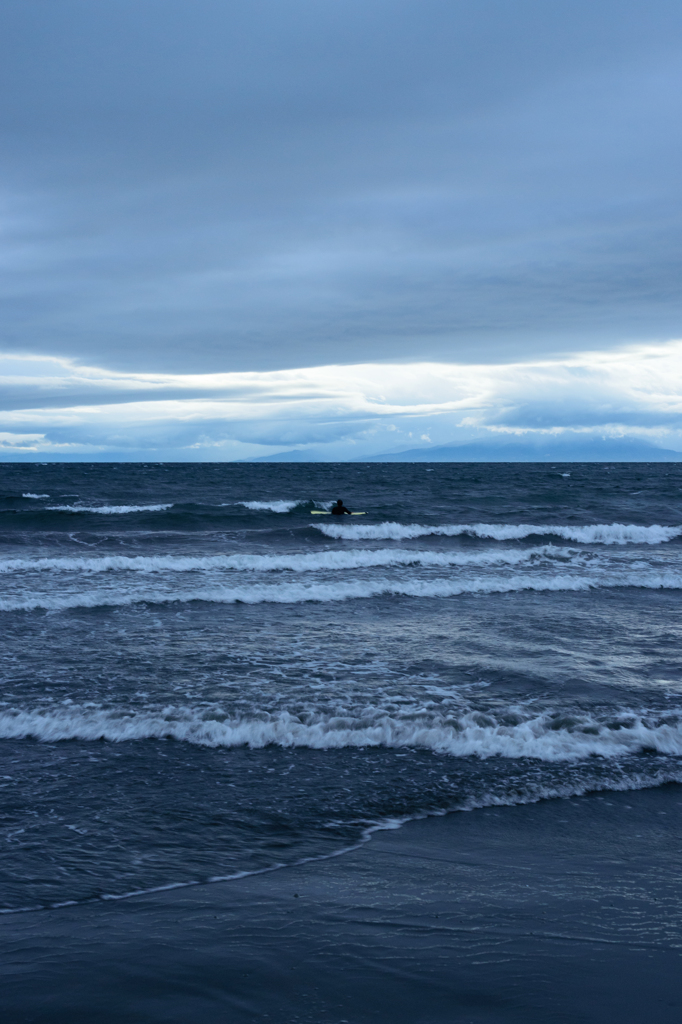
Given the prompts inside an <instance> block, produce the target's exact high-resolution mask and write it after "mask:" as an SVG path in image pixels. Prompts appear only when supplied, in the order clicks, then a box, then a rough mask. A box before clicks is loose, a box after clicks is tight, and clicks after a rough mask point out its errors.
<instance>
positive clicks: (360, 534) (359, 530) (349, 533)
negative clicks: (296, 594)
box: [313, 522, 682, 544]
mask: <svg viewBox="0 0 682 1024" xmlns="http://www.w3.org/2000/svg"><path fill="white" fill-rule="evenodd" d="M313 529H315V530H320V531H321V533H323V534H324V535H325V536H326V537H332V538H334V539H335V540H414V539H415V538H417V537H429V536H432V537H460V536H463V535H467V536H470V537H480V538H481V539H483V540H524V539H525V538H526V537H535V536H537V537H543V536H547V537H560V538H561V539H562V540H568V541H575V542H576V543H578V544H664V543H666V542H667V541H670V540H673V539H674V538H675V537H679V536H682V526H636V525H634V524H630V525H625V524H623V523H597V524H595V525H594V526H557V525H553V524H545V525H533V524H531V523H519V524H518V525H514V524H499V525H498V524H495V523H461V524H459V523H457V524H453V525H447V524H446V525H443V526H426V525H420V524H419V523H410V524H408V525H403V524H402V523H391V522H385V523H378V524H377V525H376V526H365V525H363V526H360V525H357V526H356V525H350V524H348V525H346V524H345V523H344V524H343V525H341V524H335V523H330V524H328V525H327V524H322V523H315V524H313Z"/></svg>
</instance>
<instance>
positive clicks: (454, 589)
mask: <svg viewBox="0 0 682 1024" xmlns="http://www.w3.org/2000/svg"><path fill="white" fill-rule="evenodd" d="M616 587H627V588H638V589H646V590H682V575H681V574H680V573H673V572H667V573H651V574H648V575H647V574H644V573H642V574H638V573H613V574H612V575H610V576H607V575H602V576H597V575H594V576H577V575H576V576H570V575H557V576H550V577H544V578H543V577H535V576H524V575H519V576H514V577H510V578H507V577H505V578H500V577H490V576H489V577H482V578H478V579H473V580H462V581H451V580H413V581H411V582H410V581H405V582H402V581H396V580H387V579H384V580H374V581H370V580H367V581H365V580H359V581H356V582H333V583H286V584H255V585H253V586H237V587H214V588H206V589H203V590H193V591H187V592H184V593H183V592H181V591H171V592H168V593H159V591H158V590H150V591H143V590H138V591H131V592H129V593H121V591H120V589H119V588H116V589H112V590H110V591H105V590H100V591H90V592H87V593H77V594H69V595H64V596H55V597H48V596H46V595H32V596H29V597H17V598H11V597H10V598H2V599H0V611H5V612H11V611H33V610H38V609H42V610H45V611H65V610H68V609H73V608H104V607H126V606H130V605H134V604H148V605H163V604H170V603H189V602H192V601H202V602H207V603H211V604H301V603H304V602H308V601H309V602H331V601H337V602H338V601H348V600H353V599H363V598H364V599H368V598H378V597H408V598H410V597H413V598H449V597H457V596H459V595H463V594H509V593H518V592H521V591H536V592H538V593H543V592H557V591H589V590H600V589H613V588H616Z"/></svg>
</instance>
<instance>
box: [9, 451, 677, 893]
mask: <svg viewBox="0 0 682 1024" xmlns="http://www.w3.org/2000/svg"><path fill="white" fill-rule="evenodd" d="M338 497H341V498H343V499H344V500H345V502H346V504H347V505H348V506H349V507H350V508H351V509H352V510H354V511H362V512H365V513H366V515H364V516H362V517H360V516H355V517H352V518H351V517H346V518H345V519H344V520H343V521H337V520H336V518H334V519H332V517H330V516H323V515H314V516H313V515H312V514H311V513H313V512H321V511H325V510H326V509H328V507H329V505H330V503H331V502H332V501H334V500H335V499H336V498H338ZM681 503H682V466H680V465H677V464H658V465H643V464H635V465H613V466H603V465H595V464H588V465H577V464H571V465H557V466H554V467H552V466H548V465H546V464H543V465H527V464H524V465H500V464H494V465H472V464H465V465H451V464H432V465H430V466H424V465H423V464H413V465H411V464H388V465H372V464H366V465H328V464H322V465H295V464H293V465H258V464H256V465H248V464H243V465H237V464H212V465H196V464H192V465H129V464H127V465H102V464H100V465H67V466H60V465H44V466H41V465H9V466H5V467H2V469H0V622H1V626H2V660H1V664H0V671H1V673H2V696H1V702H2V703H1V705H0V737H1V739H0V756H1V758H2V761H1V763H0V776H2V777H1V778H0V787H2V788H1V789H0V794H1V797H2V819H1V823H2V842H3V852H4V854H5V856H4V857H3V860H2V867H1V872H2V873H1V875H0V906H1V907H2V908H4V909H9V910H11V909H17V908H26V907H34V906H35V907H37V906H46V905H54V904H59V903H64V902H68V901H81V900H89V899H95V898H101V897H111V896H121V895H125V894H127V893H130V892H135V891H140V890H148V889H151V888H154V887H159V886H168V885H175V884H186V883H189V882H197V881H207V880H209V879H214V878H221V877H225V876H231V875H234V874H237V873H239V872H243V871H254V870H261V869H264V868H272V867H275V866H276V865H278V864H289V863H292V862H294V861H296V860H300V859H301V858H305V857H318V856H324V855H327V854H331V853H335V852H337V851H339V850H342V849H344V848H347V847H349V846H352V845H353V844H356V843H358V842H360V841H362V839H363V838H364V837H365V836H366V835H367V834H368V830H371V829H372V828H374V827H376V826H377V825H386V824H387V823H398V822H400V821H404V820H405V819H408V818H411V817H415V816H419V815H423V814H426V813H433V812H442V811H446V810H452V809H457V808H463V809H466V808H474V807H480V806H485V805H488V804H496V803H497V804H511V803H519V802H529V801H534V800H538V799H541V798H543V797H559V796H562V795H569V794H582V793H587V792H589V791H590V790H594V789H603V790H609V789H631V788H638V787H643V786H655V785H659V784H662V783H664V782H667V781H670V780H678V781H679V780H682V762H681V757H682V725H681V721H682V719H681V717H680V716H681V713H682V658H681V656H680V632H681V628H680V614H679V613H680V593H681V590H682V508H681Z"/></svg>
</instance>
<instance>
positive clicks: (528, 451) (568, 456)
mask: <svg viewBox="0 0 682 1024" xmlns="http://www.w3.org/2000/svg"><path fill="white" fill-rule="evenodd" d="M351 461H352V462H682V452H676V451H672V450H671V449H669V448H657V447H656V446H655V445H653V444H648V443H647V442H646V441H639V440H635V439H630V438H626V437H615V438H602V437H590V438H585V439H584V440H583V439H581V438H576V437H575V435H574V436H572V437H570V438H568V439H564V438H547V439H544V440H542V441H541V442H539V443H537V442H527V441H525V442H524V441H497V442H491V441H471V442H469V443H468V444H459V445H434V446H432V447H431V448H410V449H408V450H407V451H403V452H385V453H383V454H381V455H371V456H370V455H367V456H364V457H362V458H359V459H352V460H351Z"/></svg>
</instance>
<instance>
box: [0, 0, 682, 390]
mask: <svg viewBox="0 0 682 1024" xmlns="http://www.w3.org/2000/svg"><path fill="white" fill-rule="evenodd" d="M0 22H1V23H2V24H1V31H0V39H1V40H2V48H3V52H2V53H0V68H1V69H2V71H1V75H2V78H3V82H2V94H3V96H4V97H5V99H4V107H3V112H2V126H3V132H4V139H5V141H4V145H3V151H2V152H3V156H2V159H1V160H0V217H1V222H2V225H3V235H4V240H3V243H2V248H3V261H4V264H5V266H6V268H7V274H6V277H5V284H4V286H3V291H4V296H3V298H4V302H5V307H4V308H5V314H4V318H5V324H4V330H3V343H2V348H3V349H4V350H5V351H15V352H24V353H26V352H31V353H41V354H53V355H60V356H67V357H73V358H76V359H81V360H84V361H87V362H88V363H90V364H95V365H105V366H108V367H112V368H117V369H120V370H125V369H135V370H139V371H149V372H153V371H158V370H166V371H169V372H179V373H187V372H213V371H233V370H247V369H254V370H265V369H272V368H282V367H296V366H311V365H323V364H329V363H334V362H345V363H353V362H358V361H366V360H374V361H376V360H392V361H396V360H404V361H410V360H413V359H436V360H446V361H447V360H450V361H465V362H466V361H476V362H480V361H485V360H489V361H491V362H500V361H504V360H507V359H508V360H517V359H520V358H525V357H529V358H530V357H537V356H539V355H542V354H547V355H549V354H551V353H553V352H570V351H571V350H576V349H586V348H594V347H604V346H608V345H611V344H614V343H620V342H623V341H628V340H649V339H655V338H665V337H672V336H676V335H678V336H679V334H680V332H681V330H682V301H681V300H680V227H681V223H680V221H681V220H682V217H681V211H680V202H679V181H680V170H681V168H680V162H681V161H680V157H681V155H682V142H680V133H679V124H680V121H681V117H682V109H681V108H682V88H681V86H682V81H681V79H682V62H681V61H680V39H682V34H681V31H682V7H681V6H680V5H679V3H673V2H666V0H649V2H646V3H644V2H640V0H635V2H630V3H628V4H623V3H622V0H618V2H615V0H600V2H599V3H596V4H595V3H594V0H570V2H568V0H557V2H554V3H547V2H546V0H419V2H416V0H364V2H362V3H360V2H359V0H289V2H286V3H284V2H283V0H232V2H227V0H193V2H192V3H188V2H187V0H134V2H133V0H116V2H115V3H111V4H97V3H92V2H91V0H54V2H49V3H48V2H45V0H6V2H5V3H4V5H3V9H2V13H1V15H0Z"/></svg>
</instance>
